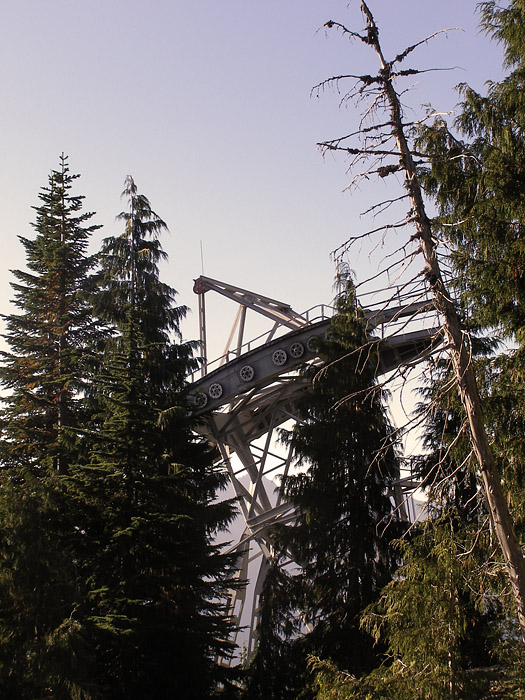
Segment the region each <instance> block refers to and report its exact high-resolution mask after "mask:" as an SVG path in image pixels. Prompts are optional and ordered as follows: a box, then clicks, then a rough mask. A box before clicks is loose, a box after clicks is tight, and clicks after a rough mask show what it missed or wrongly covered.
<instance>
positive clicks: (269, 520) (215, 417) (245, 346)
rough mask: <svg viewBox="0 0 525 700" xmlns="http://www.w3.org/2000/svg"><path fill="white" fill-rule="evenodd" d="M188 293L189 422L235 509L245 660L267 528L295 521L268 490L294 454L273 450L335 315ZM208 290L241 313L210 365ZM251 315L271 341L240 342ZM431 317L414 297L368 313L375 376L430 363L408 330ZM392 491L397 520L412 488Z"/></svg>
mask: <svg viewBox="0 0 525 700" xmlns="http://www.w3.org/2000/svg"><path fill="white" fill-rule="evenodd" d="M194 291H195V293H197V294H198V295H199V323H200V342H201V348H202V357H203V363H202V368H201V369H200V370H199V372H198V373H196V376H193V377H192V378H191V380H192V381H193V386H192V388H191V397H192V399H193V402H194V405H195V413H196V414H198V415H199V416H201V418H202V422H201V425H200V431H201V432H202V433H203V434H205V435H206V436H207V437H208V439H209V440H210V441H211V442H213V443H215V444H216V445H217V448H218V450H219V452H220V455H221V460H222V463H223V464H224V466H225V468H226V469H227V471H228V474H229V477H230V482H231V485H232V488H233V490H234V493H235V495H236V496H237V498H238V500H239V507H240V511H241V515H242V518H243V523H244V525H243V531H242V534H241V536H240V537H239V538H238V540H237V541H236V542H235V543H234V544H233V546H232V547H231V549H232V550H234V551H237V552H238V553H239V569H238V577H239V578H240V579H241V580H249V581H250V582H251V583H250V585H249V586H248V587H244V588H241V589H239V590H234V591H233V592H232V593H231V601H230V602H231V607H230V609H231V612H232V615H233V617H234V619H235V621H236V622H237V623H238V624H241V623H243V624H246V626H247V627H248V628H249V637H248V639H247V652H248V653H251V651H252V649H253V642H254V638H253V632H254V630H255V629H256V625H257V608H258V601H259V596H260V593H261V591H262V586H263V583H264V578H265V575H266V571H267V568H268V563H269V562H270V561H271V559H272V556H273V550H272V536H271V532H272V527H273V526H275V525H276V524H277V523H281V524H283V523H287V522H289V521H291V520H293V518H294V510H293V507H292V506H291V505H290V504H289V503H286V502H285V501H284V500H283V498H282V496H281V494H280V493H279V492H278V490H277V487H276V486H275V483H274V481H272V478H275V477H276V476H277V475H279V476H286V475H287V474H288V473H289V471H290V469H291V467H292V464H293V455H292V454H291V452H290V450H283V449H281V447H280V446H278V440H277V435H276V430H277V428H279V427H280V426H282V425H283V424H284V423H286V422H287V421H296V420H297V417H296V415H295V410H294V406H295V402H296V399H297V397H298V395H299V394H300V393H301V392H303V391H304V390H305V385H304V384H302V383H301V382H300V381H298V378H297V370H298V368H299V367H300V366H301V365H303V364H304V363H305V362H316V361H318V357H317V355H316V346H317V343H316V339H317V338H318V337H322V336H324V335H325V334H326V333H327V332H328V328H329V325H330V318H331V316H332V314H333V312H334V308H333V307H332V306H327V305H321V306H318V307H315V308H314V309H310V310H309V311H308V312H306V313H304V314H298V313H297V312H295V311H294V310H293V309H292V308H291V307H290V306H289V305H288V304H285V303H283V302H279V301H277V300H275V299H271V298H269V297H266V296H263V295H260V294H256V293H254V292H250V291H248V290H245V289H241V288H239V287H235V286H233V285H230V284H226V283H224V282H219V281H218V280H214V279H211V278H209V277H204V276H201V277H199V278H198V279H197V280H196V281H195V286H194ZM209 291H214V292H216V293H218V294H220V295H222V296H224V297H227V298H229V299H231V300H232V301H233V302H235V303H236V304H238V311H237V315H236V318H235V321H234V323H233V326H232V328H231V331H230V333H229V337H228V341H227V343H226V347H225V349H224V352H223V354H222V355H221V357H219V358H218V359H217V360H216V361H214V362H213V363H210V362H209V361H208V357H207V339H206V331H207V328H206V309H205V294H206V293H207V292H209ZM250 309H251V310H252V311H254V312H256V313H257V314H260V315H262V316H264V317H266V318H267V319H269V320H270V321H271V323H272V325H271V327H270V329H269V331H268V332H267V333H264V334H262V335H260V336H258V337H257V338H256V339H254V340H251V341H249V342H245V339H244V334H245V321H246V314H247V311H248V310H250ZM431 311H432V309H431V308H430V306H429V302H428V301H427V300H425V299H421V298H418V297H417V295H412V296H411V298H405V299H403V298H401V297H400V298H399V303H398V304H396V305H395V306H394V307H392V306H390V307H388V306H387V305H385V304H382V305H380V307H379V308H375V309H374V308H369V309H365V311H364V313H365V316H366V318H367V319H368V321H369V323H370V328H371V333H372V334H373V337H376V338H377V342H378V343H379V358H380V366H379V373H385V372H388V371H390V370H392V369H395V368H397V367H399V366H400V365H403V364H407V363H414V362H417V361H419V360H420V359H422V358H423V357H425V355H427V354H428V352H429V350H430V348H431V347H432V346H433V344H434V343H435V342H436V328H433V327H427V328H424V327H419V328H417V329H415V330H414V329H413V328H412V326H413V325H414V323H413V321H414V318H415V317H417V318H420V317H421V315H424V314H425V313H428V312H431ZM419 325H420V326H421V324H419ZM198 375H200V376H198ZM389 486H390V487H391V489H392V496H393V498H395V501H396V503H397V505H398V507H399V509H400V511H401V512H403V509H404V501H405V493H406V491H407V490H410V489H412V488H414V484H413V483H412V482H411V480H409V479H408V480H402V479H400V480H399V481H398V482H396V483H395V484H390V485H389ZM248 601H250V605H249V610H248V614H246V612H247V611H246V610H245V607H246V603H247V602H248Z"/></svg>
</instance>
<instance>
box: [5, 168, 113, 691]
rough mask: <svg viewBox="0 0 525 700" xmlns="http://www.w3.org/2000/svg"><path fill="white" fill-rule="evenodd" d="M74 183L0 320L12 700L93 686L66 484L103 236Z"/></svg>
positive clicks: (63, 179) (40, 213) (41, 211)
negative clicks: (94, 246)
mask: <svg viewBox="0 0 525 700" xmlns="http://www.w3.org/2000/svg"><path fill="white" fill-rule="evenodd" d="M77 177H78V176H77V175H71V174H70V172H69V167H68V164H67V158H66V157H64V156H62V157H61V159H60V167H59V169H58V170H53V171H52V172H51V174H50V176H49V181H48V186H47V187H45V188H43V190H42V192H41V193H40V195H39V197H40V200H41V204H40V206H38V207H36V222H35V224H34V228H35V230H36V235H35V237H34V238H32V239H29V238H25V237H20V240H21V242H22V244H23V246H24V248H25V250H26V258H27V268H28V270H27V271H21V270H17V271H15V272H14V275H15V278H16V280H17V281H16V282H15V283H13V285H12V286H13V289H14V292H15V305H16V306H17V308H18V310H19V313H16V314H11V315H8V316H6V317H4V320H5V323H6V328H7V332H6V335H5V340H6V341H7V345H8V348H9V349H8V350H6V351H4V352H3V353H2V358H3V365H2V367H1V369H0V379H1V382H2V385H3V387H4V390H5V391H6V393H5V394H4V396H3V398H2V402H3V409H2V412H1V416H0V428H1V441H0V522H1V530H0V533H1V534H0V601H1V603H0V685H1V687H2V691H3V693H4V696H5V697H6V698H11V697H12V698H21V699H22V698H35V697H54V698H69V697H73V695H74V694H75V693H77V692H78V693H82V692H83V690H82V689H85V688H87V687H88V686H89V680H88V676H89V669H90V665H91V656H90V650H89V644H88V642H87V637H88V635H87V631H86V629H85V627H84V626H83V624H82V623H81V622H80V621H79V618H78V616H77V611H78V609H79V607H80V605H81V600H82V592H81V582H80V580H79V577H78V569H77V565H76V542H77V539H78V532H79V530H80V528H79V525H81V518H79V517H78V514H77V513H75V512H74V511H73V509H72V508H71V502H70V499H69V496H68V489H67V486H66V483H65V478H66V475H67V472H68V469H69V466H70V465H71V464H72V463H73V462H75V461H77V459H78V455H79V449H80V448H79V445H78V440H77V431H78V428H79V426H80V425H81V423H82V422H83V419H84V414H83V406H82V401H81V397H82V393H83V392H84V391H85V389H86V381H87V379H86V378H87V377H89V369H88V366H87V357H88V353H87V352H86V347H89V346H90V345H91V344H92V343H93V340H94V338H96V337H98V334H99V331H98V329H97V324H96V323H95V322H94V321H93V318H92V314H91V310H90V306H89V304H88V303H87V300H86V297H85V294H86V292H87V291H88V290H89V287H90V285H91V277H90V271H91V270H92V268H93V267H94V258H92V257H89V256H88V255H87V254H86V251H87V245H88V241H89V238H90V235H91V234H92V232H93V231H94V230H95V229H96V228H97V227H96V226H94V225H90V224H89V220H90V218H91V217H92V214H90V213H85V212H82V202H83V198H82V197H81V196H78V195H75V194H73V193H72V187H73V184H74V182H75V180H76V179H77ZM78 697H80V695H78ZM86 697H88V696H86Z"/></svg>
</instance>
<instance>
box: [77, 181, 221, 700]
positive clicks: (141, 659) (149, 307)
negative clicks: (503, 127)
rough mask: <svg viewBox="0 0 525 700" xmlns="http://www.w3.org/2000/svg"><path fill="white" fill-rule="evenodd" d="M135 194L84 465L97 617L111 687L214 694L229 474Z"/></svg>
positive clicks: (127, 694) (152, 231)
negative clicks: (197, 400) (213, 442)
mask: <svg viewBox="0 0 525 700" xmlns="http://www.w3.org/2000/svg"><path fill="white" fill-rule="evenodd" d="M123 195H124V196H125V197H126V200H127V205H128V208H127V210H126V211H125V212H124V213H123V214H121V215H120V217H119V218H120V220H122V221H123V222H124V232H123V233H122V234H121V235H120V236H118V237H113V238H109V239H106V241H105V242H104V246H103V249H102V254H101V264H102V280H101V288H100V292H99V294H98V299H97V301H96V304H97V308H98V309H99V312H100V315H101V317H102V318H103V319H104V320H105V321H106V322H107V323H108V324H111V325H112V327H113V329H114V332H113V336H112V337H111V338H110V339H109V340H108V341H107V344H106V348H105V359H104V362H103V364H102V368H101V371H100V376H99V378H98V384H97V391H96V399H97V402H98V405H99V417H98V419H97V422H98V426H99V431H98V436H96V438H95V439H94V442H93V448H92V454H91V460H90V463H89V464H88V465H87V466H82V465H80V466H79V467H78V468H77V469H75V474H74V480H75V483H76V486H75V492H77V493H80V494H81V496H80V497H81V498H82V499H83V500H84V501H85V502H86V504H87V511H88V515H89V513H91V518H90V520H89V522H88V526H87V527H86V531H87V536H86V547H88V548H89V550H90V551H87V552H86V557H85V567H84V568H85V575H86V576H89V580H90V585H91V593H90V601H91V610H90V614H89V616H88V617H89V620H90V621H91V622H92V623H93V624H94V625H95V626H96V628H97V630H98V631H97V634H96V639H97V645H98V658H99V659H101V660H103V662H104V666H105V668H104V678H103V683H104V687H105V688H106V689H107V690H106V692H107V697H111V698H112V699H114V700H118V698H122V699H124V698H125V699H126V700H132V699H133V698H137V699H138V698H140V699H141V700H145V699H146V698H155V699H159V700H160V699H161V698H173V697H177V698H180V699H183V698H209V697H212V696H213V694H214V692H215V690H216V687H217V683H218V682H219V681H222V682H226V681H227V676H226V675H221V673H222V672H221V669H220V668H219V667H218V666H217V664H216V661H215V657H217V656H222V655H224V654H225V653H227V651H228V643H227V641H226V639H227V634H228V631H229V626H228V622H227V620H226V619H225V618H224V615H223V612H224V611H223V610H222V608H221V605H220V604H219V602H218V601H219V600H220V595H221V593H222V591H223V588H224V586H225V584H226V583H227V574H228V566H229V564H228V559H227V558H225V557H223V555H222V554H221V553H220V551H219V550H218V548H217V547H215V546H214V545H213V544H212V541H211V540H212V537H213V535H214V534H215V533H216V532H217V531H218V530H220V529H222V528H223V527H225V525H226V524H227V523H228V521H229V519H230V518H231V515H232V510H231V506H230V504H229V503H226V504H221V505H218V504H213V503H212V501H213V499H214V497H215V492H216V489H217V488H219V487H220V486H221V485H222V479H223V477H222V476H221V474H219V473H218V472H217V470H216V469H215V468H214V467H213V466H212V461H213V454H212V453H211V452H210V450H209V448H208V446H207V445H206V444H205V443H204V442H202V441H199V440H197V439H196V438H195V436H194V435H193V434H192V432H191V427H192V424H191V421H190V420H189V418H188V415H189V413H188V408H187V405H186V399H185V393H184V377H185V375H186V373H187V371H188V368H189V367H190V366H192V359H191V358H192V345H191V344H188V343H182V342H181V341H180V330H179V322H180V320H181V319H182V317H183V316H184V314H185V311H186V309H185V308H184V307H180V306H175V305H174V303H173V302H174V297H175V292H174V290H173V289H172V288H171V287H169V286H167V285H165V284H163V283H162V282H161V281H160V279H159V269H158V264H159V262H160V261H161V260H162V259H163V258H164V253H163V251H162V248H161V245H160V242H159V239H158V235H159V234H160V233H161V232H162V231H163V230H164V229H165V228H166V226H165V224H164V222H163V221H162V220H161V219H160V218H159V217H158V216H157V215H156V214H155V212H153V211H152V209H151V206H150V204H149V201H148V200H147V198H146V197H144V196H143V195H140V194H138V193H137V188H136V186H135V183H134V181H133V179H132V178H130V177H128V179H127V180H126V188H125V190H124V193H123ZM82 484H84V492H82V488H83V487H82Z"/></svg>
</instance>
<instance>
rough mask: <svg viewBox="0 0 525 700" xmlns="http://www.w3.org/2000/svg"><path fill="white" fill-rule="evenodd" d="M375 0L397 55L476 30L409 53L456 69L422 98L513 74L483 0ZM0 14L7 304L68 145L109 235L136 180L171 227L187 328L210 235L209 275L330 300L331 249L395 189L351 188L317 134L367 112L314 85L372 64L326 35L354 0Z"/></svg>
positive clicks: (445, 105) (198, 2)
mask: <svg viewBox="0 0 525 700" xmlns="http://www.w3.org/2000/svg"><path fill="white" fill-rule="evenodd" d="M370 6H371V9H372V11H373V12H374V15H375V17H376V20H377V22H378V24H379V26H380V29H381V36H382V40H383V44H384V48H385V49H386V52H387V54H388V55H389V56H392V55H394V52H395V53H398V52H399V51H401V50H402V49H403V48H405V46H407V45H409V44H413V43H415V42H416V41H418V40H420V39H422V38H424V37H425V36H427V35H429V34H431V33H433V32H434V31H436V30H439V29H443V28H445V27H461V28H462V29H463V30H464V31H455V32H451V33H450V34H448V36H447V37H445V36H439V37H437V38H435V39H433V41H432V42H431V43H429V44H428V45H425V46H422V47H421V48H419V49H418V51H417V52H416V53H414V54H413V58H412V60H411V61H408V62H407V67H408V66H409V65H410V66H417V67H419V68H421V67H450V66H457V67H458V68H456V69H455V70H454V71H448V72H439V73H430V74H427V75H424V76H422V77H421V79H420V81H419V82H418V84H417V85H416V86H415V91H414V92H412V93H411V94H410V96H409V97H408V98H407V99H409V101H410V103H411V104H413V105H416V106H417V105H419V104H422V103H427V102H432V105H433V106H434V107H435V108H436V109H439V110H440V111H446V110H449V109H451V108H452V107H453V106H454V105H455V103H456V101H457V96H456V93H455V92H454V91H453V87H454V85H456V84H457V83H459V82H463V81H466V82H468V83H470V84H471V85H472V86H473V87H474V88H476V89H479V90H482V89H483V84H484V82H485V80H487V79H490V78H492V79H498V77H499V76H500V64H501V57H500V50H499V49H498V47H497V46H496V45H494V44H493V43H490V42H489V41H488V39H487V38H486V37H484V36H483V35H480V34H479V33H478V29H477V21H478V20H477V16H476V15H475V7H476V2H475V0H441V1H440V2H436V1H435V0H370ZM0 11H1V25H2V29H3V31H2V42H1V43H0V53H1V65H2V70H1V73H0V81H1V85H2V90H1V93H2V99H1V105H2V107H1V127H2V128H1V129H0V152H1V165H0V178H1V182H0V192H1V196H2V216H1V218H0V239H1V244H2V256H1V259H0V265H1V276H0V312H3V313H6V312H9V309H10V307H9V299H10V298H11V289H10V287H9V281H10V280H11V279H12V277H11V275H10V273H9V270H10V269H13V268H18V267H22V266H23V264H24V256H23V251H22V248H21V245H20V244H19V242H18V239H17V235H19V234H20V235H24V236H30V235H31V232H32V229H31V227H30V225H29V224H30V222H31V221H32V220H33V214H34V212H33V211H32V209H31V207H32V206H33V205H36V204H38V198H37V195H38V191H39V189H40V188H41V187H42V186H44V185H46V182H47V176H48V173H49V171H50V170H51V169H52V168H55V167H57V166H58V157H59V155H60V153H61V152H65V153H66V154H68V155H69V159H70V167H71V170H72V172H77V173H80V174H81V178H80V180H79V181H77V187H76V192H77V193H79V194H84V195H85V196H86V200H85V203H86V209H88V210H92V211H95V212H97V214H96V217H95V219H94V221H95V222H96V223H100V224H103V225H104V229H103V231H102V232H101V234H100V236H104V235H113V234H115V233H118V232H119V228H118V224H115V222H114V217H115V215H116V214H117V213H118V212H119V211H121V209H122V205H121V202H120V192H121V190H122V187H123V181H124V178H125V177H126V175H128V174H131V175H132V176H133V177H134V179H135V181H136V183H137V185H138V187H139V191H141V192H142V193H143V194H145V195H146V196H148V197H149V199H150V201H151V203H152V206H153V208H154V209H155V210H156V211H157V212H158V213H159V215H160V216H161V217H162V218H163V219H164V220H165V221H166V222H167V224H168V225H169V228H170V231H171V235H170V236H167V237H165V238H164V239H163V244H164V248H165V250H166V251H167V253H168V254H169V263H168V265H166V266H164V267H163V272H162V275H163V279H164V281H166V282H168V283H170V284H171V285H172V286H174V287H175V288H176V289H177V290H178V291H179V301H180V303H184V304H187V305H189V306H190V307H192V309H193V310H194V313H193V314H192V317H191V318H190V320H189V322H188V323H187V324H186V325H185V327H184V331H185V335H186V336H187V337H196V336H197V333H198V331H197V324H196V320H197V319H196V317H197V314H196V310H197V298H196V297H195V295H194V294H193V293H192V285H193V279H194V278H195V277H198V276H199V275H200V274H201V252H200V242H201V241H202V246H203V251H204V272H205V274H206V275H208V276H210V277H215V278H217V279H219V280H223V281H227V282H230V283H232V284H236V285H238V286H241V287H245V288H248V289H252V290H254V291H259V292H261V293H263V294H266V295H268V296H272V297H274V298H277V299H281V300H283V301H287V302H289V303H290V304H292V306H293V307H294V308H296V309H297V310H298V311H302V310H304V309H306V308H308V307H310V306H312V305H314V304H317V303H321V302H328V301H329V300H330V299H331V297H332V280H333V274H334V268H333V264H332V262H331V260H330V252H331V251H332V250H333V249H334V248H336V247H337V246H338V245H339V244H340V243H342V242H343V241H344V240H346V239H347V238H348V237H349V235H350V234H351V233H352V232H354V233H355V232H357V231H360V230H365V229H366V228H367V223H366V221H364V220H363V219H361V218H360V216H359V215H360V213H361V212H362V211H363V210H364V209H366V208H367V206H368V205H369V204H370V203H371V202H373V201H374V199H376V198H377V197H378V196H379V197H382V196H383V195H384V194H385V185H384V183H382V184H380V185H375V186H374V185H371V186H370V188H368V189H367V188H364V189H362V190H360V191H357V192H356V191H354V192H344V191H343V190H344V188H345V186H346V184H347V182H348V180H349V176H348V175H347V173H346V165H345V162H344V159H343V158H339V159H333V158H328V159H325V160H323V158H322V157H321V155H320V154H319V153H318V151H317V150H316V146H315V144H316V142H317V141H319V140H323V139H328V138H333V137H336V136H341V135H342V134H345V133H348V132H350V131H352V130H353V129H354V128H355V125H356V123H357V119H358V113H357V112H356V111H355V110H354V109H353V108H352V107H351V106H349V107H345V108H340V107H339V101H340V96H339V95H337V94H336V93H335V92H333V91H330V90H328V91H326V92H325V93H324V94H323V95H321V96H320V97H319V98H317V97H312V96H311V95H310V90H311V88H312V87H313V86H314V85H316V84H317V83H319V82H320V81H322V80H323V79H325V78H328V77H330V76H332V75H337V74H341V73H349V72H351V73H360V72H363V73H370V72H375V70H376V62H375V57H374V56H373V55H372V54H371V53H368V52H367V51H366V50H365V47H362V46H359V45H356V44H351V43H350V42H349V41H348V40H346V39H344V38H342V37H341V36H340V35H337V34H336V33H335V32H333V31H332V32H327V31H326V30H325V29H323V25H324V23H325V22H326V21H327V20H330V19H333V20H336V21H339V22H342V23H344V24H346V25H347V26H348V27H351V28H354V29H360V28H361V27H362V24H363V22H362V18H361V14H360V11H359V3H358V2H357V0H353V1H352V2H350V3H349V4H348V3H347V2H346V0H264V1H262V0H258V1H257V2H256V1H255V0H149V2H147V3H146V2H145V1H144V0H143V1H141V2H139V0H43V1H42V0H3V2H2V3H1V10H0ZM97 247H98V240H95V241H94V243H93V248H94V249H96V248H97ZM350 263H351V266H352V267H353V268H354V270H356V272H357V275H358V277H360V276H363V275H366V274H367V273H368V271H369V269H370V263H369V261H368V258H366V256H365V258H364V259H362V260H359V259H358V258H352V259H351V260H350ZM218 313H222V312H218ZM216 319H218V316H217V315H216Z"/></svg>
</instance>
